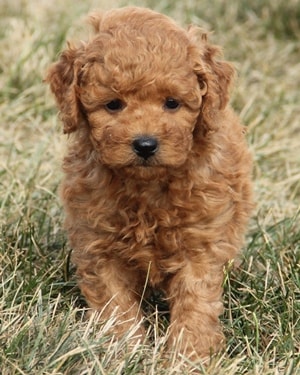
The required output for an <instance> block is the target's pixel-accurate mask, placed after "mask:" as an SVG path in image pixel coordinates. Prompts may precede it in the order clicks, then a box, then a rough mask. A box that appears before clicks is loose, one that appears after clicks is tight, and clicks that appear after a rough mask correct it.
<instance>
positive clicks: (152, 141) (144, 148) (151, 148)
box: [132, 136, 158, 160]
mask: <svg viewBox="0 0 300 375" xmlns="http://www.w3.org/2000/svg"><path fill="white" fill-rule="evenodd" d="M132 148H133V151H134V152H135V153H136V154H137V155H138V156H140V157H141V158H143V159H145V160H147V159H149V158H150V157H151V156H153V155H154V154H155V153H156V152H157V150H158V141H157V139H156V138H154V137H151V136H141V137H138V138H136V139H135V140H134V141H133V142H132Z"/></svg>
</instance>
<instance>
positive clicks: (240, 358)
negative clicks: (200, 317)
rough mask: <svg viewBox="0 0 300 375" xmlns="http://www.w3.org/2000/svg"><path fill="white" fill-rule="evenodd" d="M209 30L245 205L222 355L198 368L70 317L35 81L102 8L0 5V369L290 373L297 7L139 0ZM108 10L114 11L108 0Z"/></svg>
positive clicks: (72, 303)
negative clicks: (238, 133)
mask: <svg viewBox="0 0 300 375" xmlns="http://www.w3.org/2000/svg"><path fill="white" fill-rule="evenodd" d="M131 4H138V5H145V6H149V7H152V8H154V9H156V10H159V11H162V12H165V13H166V14H169V15H171V16H172V17H174V18H176V19H177V20H178V21H179V22H181V23H183V24H186V23H190V22H194V23H197V24H199V25H201V26H203V27H205V28H207V29H208V30H210V31H214V32H213V34H212V35H211V38H212V40H213V41H214V42H215V43H217V44H221V45H222V46H223V47H224V50H225V53H226V58H227V59H229V60H232V61H234V62H235V64H236V66H237V68H238V72H239V76H238V80H237V84H236V87H235V90H234V93H233V97H232V104H233V106H234V107H235V109H236V110H237V111H238V112H239V113H240V115H241V118H242V120H243V122H244V123H245V124H246V125H247V126H248V140H249V145H250V147H251V149H252V150H253V154H254V158H255V167H254V179H255V189H256V200H257V208H256V212H255V214H254V217H253V220H252V222H251V225H250V230H249V235H248V241H247V245H246V246H245V250H244V253H243V256H242V264H241V266H240V268H239V269H237V270H233V271H231V272H230V274H228V275H227V276H228V277H226V279H225V290H226V292H225V296H224V299H225V306H226V310H225V314H224V316H223V317H222V320H223V324H224V327H225V328H224V329H225V333H226V336H227V337H228V343H227V349H226V352H225V353H224V354H223V355H221V356H220V357H217V358H214V359H212V361H211V363H210V365H209V366H208V367H207V368H206V369H204V368H202V367H201V365H199V364H193V363H189V362H188V361H187V360H186V359H184V358H182V359H181V360H179V359H176V358H175V357H172V354H170V356H171V358H170V363H171V365H169V366H168V367H166V362H165V355H164V352H163V350H162V348H163V344H164V338H163V337H162V336H161V326H162V325H163V322H162V321H161V319H159V318H158V317H157V314H156V313H155V312H154V313H153V316H152V317H151V319H152V321H153V322H154V329H153V332H152V335H153V337H154V340H153V343H152V344H151V345H150V344H149V343H143V344H142V345H140V346H135V347H133V348H132V347H130V346H129V345H128V343H130V337H131V336H132V335H134V332H128V336H127V337H125V338H124V339H123V340H121V341H119V342H117V343H116V342H113V341H111V339H110V337H109V335H108V331H109V327H110V326H111V325H113V324H114V322H113V320H110V321H108V322H107V324H106V325H104V326H102V327H97V325H96V324H93V323H94V321H93V319H94V318H91V319H90V320H89V321H86V320H85V319H84V307H83V303H82V300H81V298H80V294H79V292H78V289H77V287H76V285H75V282H74V272H73V271H74V270H73V269H72V268H70V266H69V252H70V250H69V248H68V245H67V244H66V238H65V235H64V233H63V232H62V229H61V223H62V211H61V207H60V202H59V200H58V198H57V186H58V184H59V181H60V177H61V172H60V166H59V165H60V160H61V157H62V153H63V143H64V139H63V136H62V135H61V126H60V124H59V122H58V120H57V116H56V109H55V107H54V101H53V98H52V97H51V95H50V94H49V91H48V89H47V88H46V87H45V85H44V84H43V82H42V78H43V75H44V72H45V70H46V68H47V66H48V65H49V64H50V63H51V62H52V61H54V60H55V59H56V57H57V54H58V52H59V51H60V50H61V49H62V48H63V46H64V45H65V41H66V39H68V38H71V37H75V36H77V35H81V32H82V31H81V30H82V27H81V24H82V18H83V17H84V16H85V15H86V13H87V12H88V11H89V10H91V9H94V8H95V7H101V8H109V6H110V2H109V1H107V0H106V1H104V0H103V1H101V0H100V1H98V2H97V3H96V2H94V3H93V1H92V0H87V1H85V2H81V1H70V0H66V1H64V2H58V1H53V2H46V1H37V0H31V1H27V0H23V1H22V0H15V1H8V0H0V119H1V133H0V176H1V179H0V207H1V211H0V368H1V374H2V375H17V374H18V375H19V374H30V375H32V374H34V375H35V374H45V375H46V374H47V375H48V374H67V375H69V374H185V373H186V374H187V373H191V370H192V369H193V370H194V371H195V372H196V373H203V374H216V375H217V374H218V375H219V374H227V375H233V374H267V375H268V374H274V375H275V374H276V375H277V374H285V375H292V374H300V359H299V358H300V276H299V275H300V216H299V215H300V214H299V207H300V206H299V202H300V153H299V148H300V125H299V116H300V94H299V87H300V62H299V61H300V60H299V50H300V43H299V37H300V13H299V12H300V10H299V9H300V7H299V2H298V0H289V1H285V0H274V1H272V2H269V1H267V0H253V1H251V2H249V1H244V0H241V1H239V2H229V1H225V0H202V1H201V2H199V1H196V0H189V1H185V2H183V1H171V0H169V1H168V0H160V1H158V0H152V1H151V0H148V1H147V0H144V1H139V2H137V1H132V2H131ZM114 5H116V6H117V5H127V2H126V1H116V2H114Z"/></svg>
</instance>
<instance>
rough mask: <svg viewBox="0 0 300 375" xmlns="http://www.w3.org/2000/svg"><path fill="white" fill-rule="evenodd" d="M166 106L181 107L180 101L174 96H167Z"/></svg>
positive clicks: (168, 107) (167, 107) (171, 108)
mask: <svg viewBox="0 0 300 375" xmlns="http://www.w3.org/2000/svg"><path fill="white" fill-rule="evenodd" d="M164 107H165V108H166V109H169V110H174V109H177V108H179V107H180V103H179V101H178V100H176V99H174V98H167V99H166V101H165V104H164Z"/></svg>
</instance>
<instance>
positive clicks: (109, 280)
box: [77, 259, 145, 341]
mask: <svg viewBox="0 0 300 375" xmlns="http://www.w3.org/2000/svg"><path fill="white" fill-rule="evenodd" d="M81 260H82V259H81ZM84 264H85V263H84V262H80V263H79V262H77V275H78V279H79V280H78V282H79V287H80V289H81V292H82V294H83V295H84V296H85V298H86V300H87V302H88V304H89V306H90V307H91V308H92V311H96V312H97V313H98V314H99V317H98V321H99V322H100V323H103V324H104V323H106V322H107V321H108V320H109V319H112V332H111V333H112V334H114V335H116V337H117V338H118V337H121V336H122V335H124V334H125V333H129V334H130V331H132V333H133V336H134V337H136V338H137V339H138V340H143V337H144V335H145V332H144V328H143V326H142V325H141V321H142V314H141V311H140V296H139V294H138V292H137V291H136V290H135V283H136V281H135V278H134V273H132V272H131V273H129V272H128V270H124V267H123V266H122V265H121V264H119V263H118V262H116V261H113V260H111V261H106V262H103V263H102V262H89V263H88V264H86V267H84ZM135 341H136V340H135Z"/></svg>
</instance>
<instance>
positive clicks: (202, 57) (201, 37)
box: [188, 27, 235, 130]
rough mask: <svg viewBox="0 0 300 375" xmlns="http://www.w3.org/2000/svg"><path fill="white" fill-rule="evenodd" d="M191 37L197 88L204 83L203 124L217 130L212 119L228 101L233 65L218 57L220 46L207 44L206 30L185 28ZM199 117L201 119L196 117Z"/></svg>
mask: <svg viewBox="0 0 300 375" xmlns="http://www.w3.org/2000/svg"><path fill="white" fill-rule="evenodd" d="M188 33H189V36H190V40H191V42H192V44H191V46H190V59H191V62H192V65H193V69H194V72H195V74H196V75H197V77H198V82H199V85H200V88H202V87H203V86H205V85H206V86H207V91H206V93H205V95H204V96H203V98H202V108H201V117H202V121H201V122H202V124H203V126H206V128H207V130H216V128H217V126H218V124H217V123H216V121H214V117H215V114H216V111H220V110H222V109H224V108H225V107H226V105H227V103H228V101H229V92H230V84H231V83H232V80H233V77H234V73H235V70H234V67H233V65H232V64H230V63H229V62H227V61H223V60H220V57H222V53H221V49H220V48H219V47H217V46H214V45H210V44H209V43H208V41H207V34H205V33H201V32H200V29H199V28H197V27H192V28H190V29H189V30H188ZM199 120H200V119H199Z"/></svg>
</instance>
